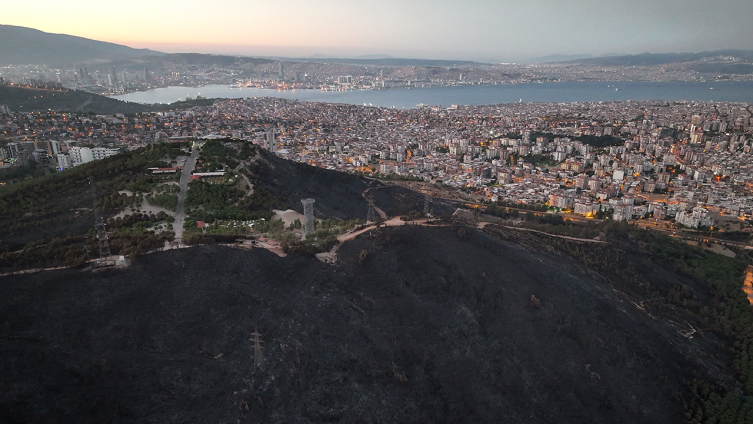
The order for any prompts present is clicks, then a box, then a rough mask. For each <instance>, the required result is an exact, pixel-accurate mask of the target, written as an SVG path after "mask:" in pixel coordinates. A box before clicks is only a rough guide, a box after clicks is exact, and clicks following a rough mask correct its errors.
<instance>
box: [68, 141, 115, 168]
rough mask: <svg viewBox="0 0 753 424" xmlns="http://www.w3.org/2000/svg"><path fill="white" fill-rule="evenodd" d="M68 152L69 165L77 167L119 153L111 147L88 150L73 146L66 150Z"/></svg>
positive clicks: (87, 148)
mask: <svg viewBox="0 0 753 424" xmlns="http://www.w3.org/2000/svg"><path fill="white" fill-rule="evenodd" d="M68 152H69V153H70V161H71V165H72V166H78V165H81V164H84V163H88V162H91V161H93V160H100V159H104V158H108V157H110V156H114V155H117V154H118V153H120V150H119V149H114V148H111V147H95V148H89V147H78V146H73V147H70V148H68Z"/></svg>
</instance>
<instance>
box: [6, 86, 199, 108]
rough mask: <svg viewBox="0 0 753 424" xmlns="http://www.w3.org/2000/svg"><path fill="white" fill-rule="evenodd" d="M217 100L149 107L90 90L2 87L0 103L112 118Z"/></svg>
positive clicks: (190, 101)
mask: <svg viewBox="0 0 753 424" xmlns="http://www.w3.org/2000/svg"><path fill="white" fill-rule="evenodd" d="M213 101H214V99H198V100H188V101H180V102H175V103H171V104H170V105H164V104H157V105H147V104H141V103H134V102H124V101H122V100H118V99H112V98H109V97H105V96H101V95H99V94H94V93H88V92H86V91H78V90H58V89H45V88H28V87H14V86H8V85H0V102H1V103H2V104H5V105H8V107H10V109H11V110H13V111H15V112H33V111H40V110H42V111H46V110H48V109H51V110H54V111H61V112H84V113H88V112H92V113H95V114H102V115H111V114H115V113H122V114H129V113H139V112H155V111H161V110H167V109H171V110H176V109H187V108H190V107H193V106H201V105H206V104H211V103H212V102H213Z"/></svg>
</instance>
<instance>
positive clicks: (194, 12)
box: [0, 0, 753, 60]
mask: <svg viewBox="0 0 753 424" xmlns="http://www.w3.org/2000/svg"><path fill="white" fill-rule="evenodd" d="M0 11H1V12H0V23H2V24H7V25H19V26H25V27H31V28H35V29H39V30H42V31H46V32H53V33H63V34H70V35H77V36H81V37H86V38H92V39H96V40H101V41H110V42H115V43H119V44H125V45H128V46H131V47H146V48H152V49H155V50H160V51H165V52H200V53H228V54H246V55H267V56H289V57H294V56H298V57H301V56H309V55H312V54H316V53H319V54H325V55H328V56H336V57H346V56H351V57H352V56H358V55H368V54H383V55H389V56H392V57H412V58H435V59H472V60H522V59H526V58H531V57H538V56H546V55H551V54H593V55H602V54H609V53H618V54H635V53H643V52H651V53H663V52H681V51H682V52H686V51H691V52H698V51H703V50H717V49H727V48H731V49H746V50H753V20H752V19H751V18H753V1H751V0H717V1H714V2H710V1H708V0H704V1H701V0H629V1H626V0H569V1H568V0H523V1H510V0H465V1H461V0H403V1H400V0H379V1H370V2H365V1H360V0H349V1H345V0H264V1H259V0H243V1H241V0H216V1H197V0H185V1H181V2H176V1H169V0H167V1H166V0H162V1H160V0H150V1H145V0H130V1H105V2H91V1H87V2H83V1H78V0H73V1H67V2H65V1H64V2H61V1H60V0H54V1H53V0H34V1H33V2H32V3H31V4H29V3H24V2H18V1H15V2H6V4H4V5H3V6H2V8H0ZM0 42H2V40H0Z"/></svg>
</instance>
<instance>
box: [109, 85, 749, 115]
mask: <svg viewBox="0 0 753 424" xmlns="http://www.w3.org/2000/svg"><path fill="white" fill-rule="evenodd" d="M198 95H201V96H204V97H206V98H230V99H238V98H254V97H277V98H284V99H296V100H302V101H309V102H326V103H345V104H353V105H368V106H379V107H394V108H398V109H410V108H415V107H417V106H418V105H420V104H425V105H431V106H435V105H436V106H443V107H449V106H451V105H488V104H499V103H516V102H523V103H527V102H554V103H572V102H600V101H624V100H664V101H682V100H685V101H714V102H743V103H748V104H753V81H723V82H718V81H713V82H705V83H703V82H595V81H588V82H560V83H529V84H496V85H466V86H458V87H428V88H401V89H393V90H347V91H321V90H318V89H311V90H273V89H263V88H247V87H243V88H239V87H234V86H230V85H206V86H202V87H181V86H179V87H166V88H157V89H153V90H148V91H138V92H134V93H128V94H123V95H120V96H114V98H116V99H120V100H124V101H129V102H137V103H173V102H175V101H179V100H185V99H186V97H194V98H195V97H196V96H198Z"/></svg>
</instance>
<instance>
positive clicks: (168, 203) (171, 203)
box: [146, 193, 178, 212]
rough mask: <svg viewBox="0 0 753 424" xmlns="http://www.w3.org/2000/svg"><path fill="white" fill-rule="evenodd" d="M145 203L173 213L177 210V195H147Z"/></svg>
mask: <svg viewBox="0 0 753 424" xmlns="http://www.w3.org/2000/svg"><path fill="white" fill-rule="evenodd" d="M146 201H147V202H149V204H150V205H154V206H159V207H161V208H165V209H167V210H169V211H173V212H175V210H176V209H177V208H178V195H177V194H169V193H158V194H155V195H147V196H146Z"/></svg>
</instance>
